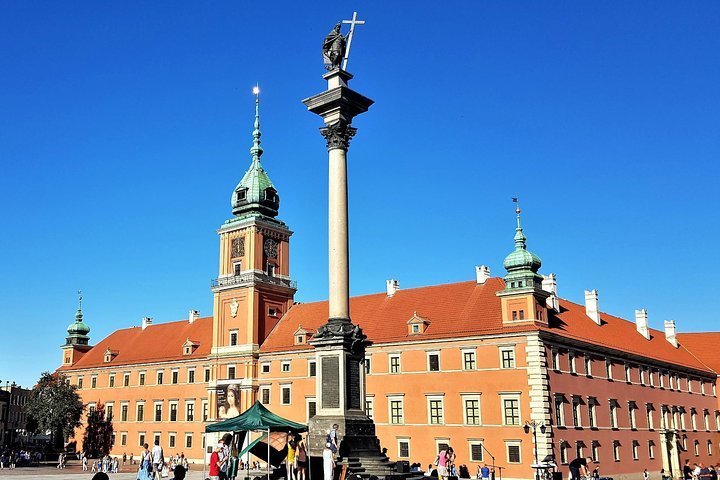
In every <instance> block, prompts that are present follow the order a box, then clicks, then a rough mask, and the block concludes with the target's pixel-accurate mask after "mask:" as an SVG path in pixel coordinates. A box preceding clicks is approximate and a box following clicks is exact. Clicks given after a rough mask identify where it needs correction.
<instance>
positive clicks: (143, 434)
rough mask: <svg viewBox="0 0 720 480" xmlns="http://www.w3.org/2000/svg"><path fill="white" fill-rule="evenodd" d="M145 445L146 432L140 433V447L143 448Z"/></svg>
mask: <svg viewBox="0 0 720 480" xmlns="http://www.w3.org/2000/svg"><path fill="white" fill-rule="evenodd" d="M144 444H145V432H140V433H139V434H138V445H140V446H141V447H142V446H143V445H144Z"/></svg>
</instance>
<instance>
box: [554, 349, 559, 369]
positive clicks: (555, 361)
mask: <svg viewBox="0 0 720 480" xmlns="http://www.w3.org/2000/svg"><path fill="white" fill-rule="evenodd" d="M552 368H553V370H560V352H559V351H558V350H553V351H552Z"/></svg>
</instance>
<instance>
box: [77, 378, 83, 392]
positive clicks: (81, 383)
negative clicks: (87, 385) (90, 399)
mask: <svg viewBox="0 0 720 480" xmlns="http://www.w3.org/2000/svg"><path fill="white" fill-rule="evenodd" d="M77 387H78V390H81V389H82V387H83V378H82V377H78V385H77Z"/></svg>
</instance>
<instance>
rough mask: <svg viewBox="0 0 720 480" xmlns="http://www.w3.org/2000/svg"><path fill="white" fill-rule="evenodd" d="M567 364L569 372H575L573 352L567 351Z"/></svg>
mask: <svg viewBox="0 0 720 480" xmlns="http://www.w3.org/2000/svg"><path fill="white" fill-rule="evenodd" d="M568 364H569V366H570V373H577V366H576V365H575V354H574V353H573V352H570V353H568Z"/></svg>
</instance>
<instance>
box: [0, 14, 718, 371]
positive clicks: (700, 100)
mask: <svg viewBox="0 0 720 480" xmlns="http://www.w3.org/2000/svg"><path fill="white" fill-rule="evenodd" d="M329 5H330V4H328V3H327V2H289V1H288V2H285V1H278V2H230V1H217V2H199V1H196V2H190V1H157V2H133V1H128V2H90V1H85V2H81V1H74V2H51V1H47V2H34V1H24V2H2V3H0V44H1V45H2V48H0V72H2V74H1V75H0V163H1V166H2V170H1V172H2V173H1V174H0V219H1V220H2V229H0V292H1V293H0V300H1V304H2V310H3V315H2V316H3V320H2V322H3V323H2V324H3V326H4V328H3V335H2V339H3V348H2V349H0V381H2V382H3V383H4V382H5V381H6V380H11V381H13V380H14V381H17V382H19V383H21V384H24V385H28V384H30V383H31V382H33V381H34V380H35V379H37V378H38V376H39V374H40V372H41V371H42V370H48V369H54V368H55V367H56V366H58V365H59V361H60V350H59V346H60V345H61V344H62V343H63V341H64V336H65V329H66V327H67V325H68V324H69V323H71V322H72V321H73V317H74V313H75V308H76V293H75V292H76V291H77V290H78V289H82V290H83V292H84V296H85V302H84V312H85V318H86V321H87V322H88V323H89V325H90V326H91V328H92V332H91V337H92V341H95V342H96V341H99V340H100V339H102V338H103V337H104V336H105V335H107V334H108V333H109V332H111V331H113V330H115V329H118V328H123V327H128V326H131V325H137V324H139V322H140V319H141V317H143V316H151V317H154V318H155V321H156V322H163V321H171V320H176V319H180V318H184V317H185V316H186V315H187V311H188V309H190V308H196V309H199V310H200V311H201V313H202V314H203V315H210V314H211V307H212V302H211V298H212V297H211V293H210V290H209V283H210V279H211V278H213V277H215V276H216V275H217V266H218V238H217V235H216V233H215V230H216V229H217V228H218V227H219V225H220V224H221V223H222V222H223V221H224V220H225V219H227V218H228V217H229V216H230V205H229V201H230V193H231V191H232V189H233V188H234V186H235V184H236V183H237V181H238V180H239V179H240V178H241V176H242V175H243V173H244V171H245V169H246V168H247V166H248V164H249V160H250V156H249V152H248V149H249V148H250V146H251V130H252V115H253V96H252V94H251V88H252V86H253V85H254V84H255V82H259V83H260V87H261V89H262V102H263V103H262V132H263V138H262V139H263V147H264V149H265V155H264V156H263V163H264V165H265V167H266V169H267V170H268V171H269V173H270V176H271V178H272V180H273V181H274V183H275V185H276V186H277V188H278V190H279V192H280V195H281V202H282V203H281V214H280V218H282V219H283V220H284V221H286V222H287V223H288V225H289V226H290V227H291V228H292V229H293V230H294V231H295V234H294V236H293V237H292V246H291V252H292V253H291V255H292V259H291V269H292V274H293V276H294V277H295V278H296V279H297V280H298V284H299V291H298V294H297V297H296V299H297V300H300V301H312V300H319V299H324V298H326V297H327V260H326V253H327V241H326V234H327V225H326V212H327V207H326V181H327V171H326V168H327V167H326V151H325V147H324V141H323V139H322V138H321V136H320V135H319V133H318V130H317V129H318V127H319V126H320V125H321V122H320V119H319V118H318V117H315V116H314V115H312V114H310V113H308V112H307V111H306V109H305V107H304V106H303V105H302V103H301V100H302V99H303V98H306V97H308V96H310V95H313V94H315V93H318V92H319V91H321V90H322V89H323V88H324V85H323V80H322V79H321V75H322V74H323V69H322V60H321V56H320V48H319V47H320V43H321V41H322V38H323V37H324V36H325V35H326V34H327V32H328V31H329V30H330V29H331V28H332V26H333V25H334V23H335V22H336V21H337V20H339V19H341V18H349V17H350V16H351V15H352V12H353V10H358V11H359V15H360V18H363V19H365V20H366V21H367V24H366V25H364V26H362V27H358V33H357V35H356V37H355V40H354V42H353V49H352V56H351V59H350V64H349V70H350V71H351V72H352V73H353V74H354V75H355V79H354V80H353V81H352V83H351V86H352V87H353V88H355V89H356V90H357V91H359V92H361V93H363V94H364V95H366V96H368V97H370V98H372V99H373V100H375V102H376V103H375V105H373V106H372V107H371V109H370V111H369V112H368V113H366V114H364V115H363V116H361V117H358V118H357V119H356V121H355V126H356V127H358V129H359V132H358V134H357V136H356V137H355V139H354V140H353V143H352V147H351V150H350V154H349V155H350V166H349V175H350V195H351V198H350V215H351V239H350V240H351V254H352V257H351V289H352V292H353V294H363V293H371V292H377V291H381V290H383V289H384V281H385V279H387V278H398V279H399V280H400V283H401V286H402V287H403V288H410V287H415V286H422V285H429V284H437V283H445V282H455V281H463V280H470V279H472V278H473V276H474V270H473V267H474V266H475V265H478V264H487V265H489V266H490V267H491V271H492V273H493V274H494V275H503V274H504V271H503V270H502V260H503V258H504V256H505V255H506V254H507V253H509V251H510V250H511V248H512V236H513V233H514V231H513V226H514V216H513V205H512V203H511V202H510V198H511V197H513V196H519V197H520V198H521V202H522V208H523V212H524V226H525V231H526V234H527V236H528V246H529V248H530V249H531V250H532V251H534V252H535V253H537V254H538V255H539V256H540V257H541V258H542V259H543V267H542V269H541V272H543V273H546V274H547V273H550V272H554V273H556V274H557V276H558V285H559V291H560V294H561V295H562V296H564V297H566V298H569V299H571V300H575V301H582V299H583V290H584V289H590V288H597V289H598V290H599V291H600V306H601V309H602V310H604V311H608V312H611V313H614V314H617V315H621V316H624V317H625V318H632V316H633V311H634V309H636V308H641V307H644V308H647V309H648V311H649V315H650V322H651V326H654V327H661V325H662V321H663V320H665V319H675V320H676V321H677V322H678V329H679V331H696V330H706V329H716V328H717V326H716V325H717V320H718V319H717V306H716V299H717V297H718V294H717V290H716V289H717V287H716V283H717V282H716V276H717V275H716V272H717V271H718V270H719V269H720V255H717V254H716V253H713V252H714V250H715V248H716V247H715V242H716V239H717V237H718V236H720V231H719V228H718V223H717V211H718V207H719V206H720V205H719V201H718V196H717V194H716V189H717V185H718V181H719V180H720V167H719V166H718V165H719V163H720V162H718V160H720V118H718V117H719V116H720V114H719V113H718V112H720V93H719V92H720V89H718V85H720V61H719V60H720V58H719V57H720V54H718V52H720V37H719V36H718V35H717V32H718V31H720V4H718V3H717V2H710V1H705V2H703V1H699V2H682V3H679V2H670V1H667V2H663V1H657V2H652V4H649V3H643V2H570V1H562V2H536V1H533V2H530V1H528V2H521V1H517V2H487V1H478V2H470V1H468V2H421V3H418V2H347V1H344V2H335V3H333V4H332V6H329Z"/></svg>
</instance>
